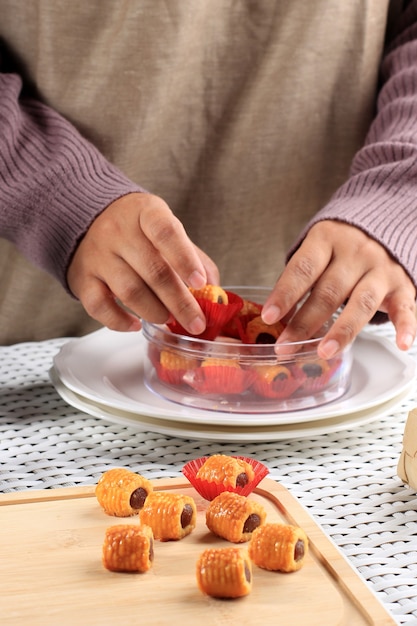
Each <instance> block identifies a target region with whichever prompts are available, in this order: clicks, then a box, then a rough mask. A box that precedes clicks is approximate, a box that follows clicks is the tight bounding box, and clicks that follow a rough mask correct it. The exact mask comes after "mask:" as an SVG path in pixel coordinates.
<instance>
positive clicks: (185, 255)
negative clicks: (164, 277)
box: [139, 201, 207, 289]
mask: <svg viewBox="0 0 417 626" xmlns="http://www.w3.org/2000/svg"><path fill="white" fill-rule="evenodd" d="M139 227H140V230H141V231H142V232H143V234H144V235H145V237H146V238H147V239H148V240H149V241H150V242H151V243H152V245H153V246H154V248H155V249H156V250H158V251H159V252H160V254H161V255H162V256H163V257H164V258H165V260H166V261H167V263H168V264H169V265H170V266H171V267H172V268H173V269H174V270H175V272H176V273H177V274H178V276H179V277H180V278H181V279H182V280H183V281H184V282H185V284H186V285H188V286H189V287H194V288H196V289H199V288H201V287H204V286H205V284H206V283H207V275H206V270H205V267H204V264H203V262H202V260H201V258H200V256H199V255H198V252H197V250H196V247H195V246H194V244H193V243H192V242H191V240H190V239H189V237H188V235H187V233H186V231H185V228H184V226H183V225H182V223H181V222H180V220H179V219H177V218H176V217H175V215H174V214H173V213H172V211H171V209H170V208H169V207H168V206H167V205H166V204H165V203H163V202H162V201H161V202H160V203H157V204H156V205H155V203H150V204H147V205H146V206H145V207H144V208H143V209H142V211H141V212H140V214H139Z"/></svg>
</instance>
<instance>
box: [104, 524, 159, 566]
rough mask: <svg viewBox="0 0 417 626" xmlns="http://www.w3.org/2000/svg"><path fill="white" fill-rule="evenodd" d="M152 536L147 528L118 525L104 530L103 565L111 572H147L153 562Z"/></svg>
mask: <svg viewBox="0 0 417 626" xmlns="http://www.w3.org/2000/svg"><path fill="white" fill-rule="evenodd" d="M153 556H154V553H153V535H152V530H151V529H150V528H149V526H144V525H141V526H139V525H133V524H118V525H116V526H111V527H110V528H108V529H107V530H106V533H105V537H104V543H103V558H102V561H103V565H104V567H105V568H106V569H108V570H110V571H112V572H147V571H148V570H149V569H150V568H151V566H152V561H153Z"/></svg>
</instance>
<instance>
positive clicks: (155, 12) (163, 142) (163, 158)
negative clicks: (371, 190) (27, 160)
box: [0, 0, 388, 343]
mask: <svg viewBox="0 0 417 626" xmlns="http://www.w3.org/2000/svg"><path fill="white" fill-rule="evenodd" d="M387 12H388V1H387V0H367V1H366V0H350V1H349V2H340V0H314V1H312V2H304V1H298V0H293V1H289V0H287V1H285V0H281V1H280V0H253V1H251V0H248V1H242V2H229V1H228V0H212V1H210V2H207V0H130V1H129V0H123V1H122V0H120V1H119V2H111V1H106V0H95V1H94V0H89V1H88V2H85V1H84V0H71V2H68V1H67V0H42V1H40V0H25V1H24V2H15V0H0V36H1V37H2V38H3V39H4V40H5V42H6V44H7V45H8V46H10V47H11V49H12V51H14V53H16V54H17V55H18V56H19V58H20V61H21V62H22V63H23V66H24V67H25V70H26V72H27V73H28V75H29V76H30V77H31V79H32V80H33V81H34V82H35V84H36V86H37V88H38V90H39V93H40V95H41V97H42V98H43V99H44V100H45V101H46V102H47V104H49V105H50V106H51V107H53V108H55V109H56V110H57V111H59V112H60V113H61V114H62V115H63V116H65V117H67V118H68V119H69V120H70V121H71V122H73V123H74V124H75V125H76V126H77V127H78V129H79V130H80V131H81V132H82V134H84V135H85V136H86V137H87V138H88V139H90V140H91V141H92V142H93V143H94V144H95V145H96V146H97V147H98V148H99V149H100V150H101V151H102V152H103V153H104V154H105V156H106V157H107V158H108V159H109V160H110V161H112V162H113V163H115V164H116V165H117V166H118V167H120V169H121V170H122V171H123V172H125V173H126V174H127V175H128V176H129V177H130V178H131V179H132V180H133V181H135V182H137V183H139V184H141V185H142V186H144V187H145V188H147V189H148V190H150V191H152V192H154V193H156V194H159V195H161V196H162V197H163V198H164V199H165V200H166V201H167V202H168V203H169V205H170V206H171V208H172V209H173V210H174V211H175V213H176V214H177V215H178V216H179V217H180V219H181V220H182V221H183V222H184V224H185V226H186V229H187V231H188V233H189V235H190V236H191V238H192V239H193V240H194V241H195V242H196V243H197V244H198V245H199V246H201V247H202V248H203V249H204V250H205V251H206V252H207V253H208V254H210V255H211V256H212V258H213V259H214V260H215V261H216V262H217V263H218V264H219V266H220V269H221V278H222V283H223V284H224V285H237V284H260V285H272V284H273V282H274V281H275V280H276V278H277V276H278V273H279V272H280V270H281V269H282V267H283V264H284V259H285V253H286V252H287V251H288V248H289V247H290V246H291V244H292V243H293V242H294V240H295V238H296V237H297V235H298V234H299V232H300V229H301V228H302V226H304V225H305V224H306V222H307V221H308V219H309V218H310V217H311V216H313V215H314V214H315V213H316V212H317V211H318V210H319V209H320V208H321V207H322V206H323V204H324V203H325V202H326V201H327V200H328V199H329V198H330V196H331V194H332V193H333V192H334V191H335V189H336V188H337V187H338V186H339V185H340V184H341V183H342V182H343V181H344V180H345V179H346V177H347V173H348V169H349V165H350V163H351V159H352V156H353V155H354V153H355V151H356V150H357V149H358V148H359V147H360V146H361V144H362V142H363V140H364V137H365V133H366V131H367V129H368V127H369V124H370V120H371V117H372V113H373V110H374V105H375V91H376V84H377V74H378V66H379V62H380V59H381V53H382V47H383V41H384V35H385V30H386V21H387ZM19 257H20V255H19V253H17V252H16V250H15V248H14V247H13V246H12V245H11V244H9V243H6V242H4V241H1V245H0V343H11V342H16V341H21V340H30V339H43V338H46V337H48V336H57V335H70V334H71V335H72V334H79V333H84V332H89V331H90V330H91V329H92V328H93V327H94V324H92V323H91V321H90V320H88V321H87V320H86V318H85V317H84V316H83V315H81V314H80V310H79V309H80V307H79V305H78V303H76V302H75V301H72V300H71V299H70V297H69V296H68V295H67V294H66V293H65V291H64V290H63V288H62V287H61V286H60V285H59V284H58V283H56V282H55V281H54V280H53V279H52V278H50V277H49V276H47V275H45V274H44V273H43V272H41V271H40V270H37V269H35V268H33V267H31V266H29V265H28V264H27V262H25V261H24V260H23V259H22V258H19Z"/></svg>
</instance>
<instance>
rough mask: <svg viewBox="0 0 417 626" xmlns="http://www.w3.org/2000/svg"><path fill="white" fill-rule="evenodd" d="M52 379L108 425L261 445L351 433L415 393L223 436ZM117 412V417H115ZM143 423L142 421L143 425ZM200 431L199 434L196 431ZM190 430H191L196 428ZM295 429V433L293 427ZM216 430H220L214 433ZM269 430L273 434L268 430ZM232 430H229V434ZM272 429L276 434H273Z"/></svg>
mask: <svg viewBox="0 0 417 626" xmlns="http://www.w3.org/2000/svg"><path fill="white" fill-rule="evenodd" d="M49 376H50V379H51V382H52V384H53V385H54V387H55V389H56V391H57V393H58V394H59V396H60V397H61V398H62V399H63V400H64V401H65V402H67V403H68V404H69V405H70V406H73V407H74V408H76V409H77V410H81V411H83V412H85V413H87V414H88V415H91V416H93V417H96V418H99V419H103V420H105V421H108V422H111V423H115V424H120V425H122V426H135V427H138V428H139V429H140V430H141V431H143V430H145V431H151V432H156V433H158V434H162V435H165V436H170V437H178V438H182V439H193V440H204V441H213V442H217V443H230V442H232V441H233V442H235V443H245V442H252V443H262V442H270V441H282V440H286V439H287V440H289V439H295V438H301V439H303V438H307V437H317V436H320V435H323V434H330V433H338V432H342V431H346V430H349V429H351V428H353V427H358V426H363V425H366V424H369V423H371V422H373V421H376V420H377V419H379V418H382V417H384V416H385V415H387V414H388V413H389V412H390V411H391V410H392V409H393V408H394V407H395V406H397V405H399V404H400V403H401V402H402V401H404V400H405V399H406V398H407V397H408V396H409V395H410V394H411V392H412V390H413V381H410V382H409V383H408V386H407V387H406V388H405V389H403V390H402V391H401V392H400V393H399V394H397V395H396V396H394V397H393V398H391V399H390V400H387V401H386V402H383V403H381V404H380V405H377V406H374V407H371V408H370V409H367V410H364V411H357V412H354V413H350V414H348V415H345V416H337V417H334V418H332V419H331V420H330V419H323V420H309V421H307V422H303V423H297V424H276V425H270V426H269V427H268V426H261V427H260V428H259V426H255V425H254V426H251V427H246V428H245V427H242V426H240V425H237V426H235V427H230V426H228V425H227V424H225V425H224V426H223V427H222V432H220V431H219V430H218V426H219V425H218V424H213V425H212V426H213V430H207V428H204V427H207V426H210V425H209V424H200V423H197V424H194V425H193V426H194V431H192V430H190V423H189V422H181V421H180V420H178V421H175V420H164V419H163V418H160V419H158V418H154V417H152V416H145V415H141V414H133V413H129V412H124V411H118V410H117V409H114V408H113V409H112V407H106V406H100V404H99V403H96V402H93V401H90V400H89V399H88V398H84V397H83V396H80V395H79V394H77V393H76V392H74V391H73V390H71V389H69V388H68V387H66V385H65V384H64V383H63V382H62V381H61V380H60V378H59V375H58V373H57V372H56V370H55V368H54V367H51V369H50V370H49ZM115 411H116V413H115ZM141 420H142V421H141ZM330 422H332V423H330ZM196 425H197V427H199V430H198V432H197V431H196V430H195V427H196ZM193 426H191V428H192V427H193ZM291 426H292V429H290V427H291ZM215 428H217V430H215ZM268 428H269V429H270V430H268ZM228 429H229V430H228ZM272 429H273V430H272Z"/></svg>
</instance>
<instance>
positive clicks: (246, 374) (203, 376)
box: [183, 365, 255, 394]
mask: <svg viewBox="0 0 417 626" xmlns="http://www.w3.org/2000/svg"><path fill="white" fill-rule="evenodd" d="M254 377H255V373H254V372H252V371H251V370H244V369H240V368H236V367H232V366H230V367H229V366H227V365H207V366H205V367H199V368H197V369H195V370H193V371H189V372H187V373H186V375H185V376H184V378H183V380H184V382H186V383H187V384H188V385H189V386H190V387H192V388H193V389H195V390H196V391H198V392H199V393H202V394H213V393H214V394H241V393H243V392H244V391H246V390H247V389H249V387H250V386H251V385H252V383H253V380H254Z"/></svg>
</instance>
